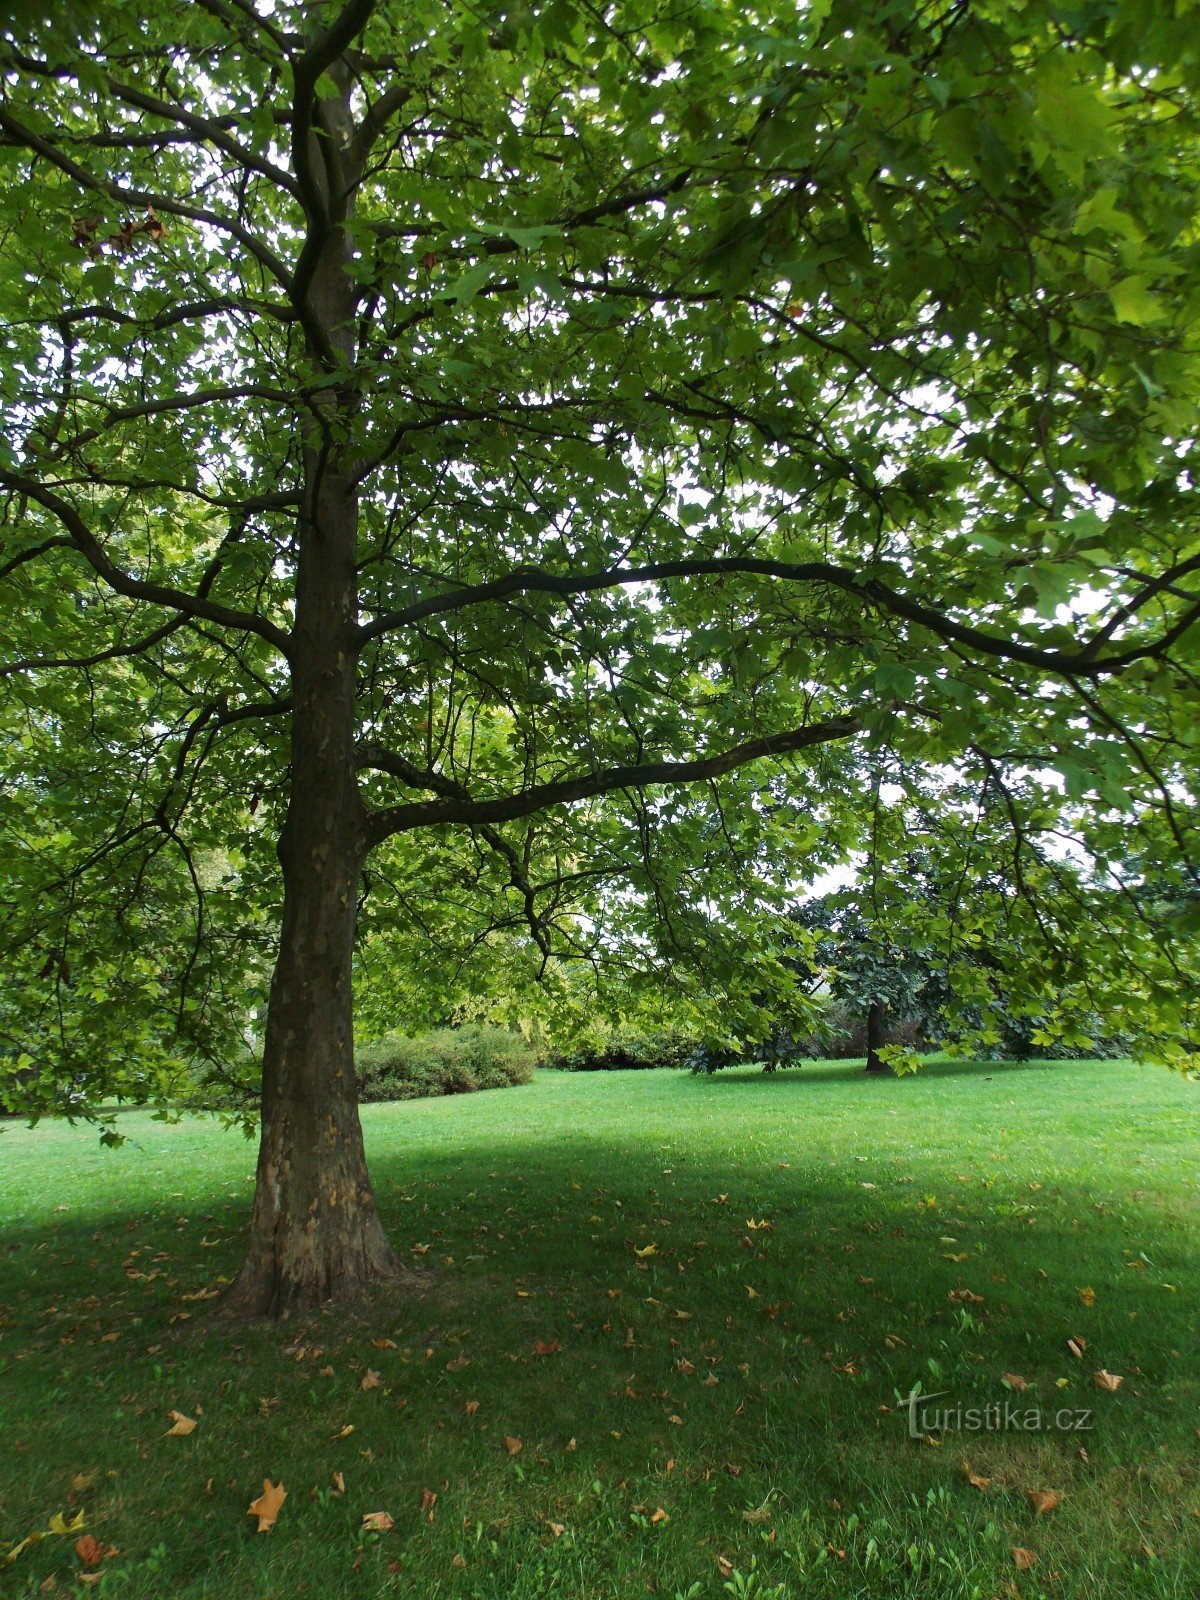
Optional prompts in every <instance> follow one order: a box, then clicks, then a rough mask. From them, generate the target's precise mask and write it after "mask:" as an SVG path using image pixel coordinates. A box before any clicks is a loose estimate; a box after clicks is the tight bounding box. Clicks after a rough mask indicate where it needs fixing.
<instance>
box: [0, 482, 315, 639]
mask: <svg viewBox="0 0 1200 1600" xmlns="http://www.w3.org/2000/svg"><path fill="white" fill-rule="evenodd" d="M0 484H3V485H4V486H5V487H6V488H9V489H13V490H15V491H16V492H17V493H18V494H23V495H27V496H28V498H29V499H30V500H33V501H35V502H36V503H37V504H38V505H40V506H44V507H45V508H46V510H47V511H49V512H50V513H51V514H52V515H53V516H55V517H57V518H58V520H59V522H61V523H62V525H63V527H64V528H65V529H66V530H67V533H68V534H69V535H70V539H71V544H72V545H73V546H74V548H75V549H76V550H78V551H79V552H80V554H81V555H82V556H83V557H84V558H85V559H86V561H87V562H88V564H89V566H90V567H91V568H92V570H93V571H94V572H95V573H96V575H97V577H99V578H101V579H102V580H103V581H104V582H105V583H106V584H107V585H108V587H109V588H110V589H112V590H114V591H115V593H117V594H122V595H125V597H126V598H127V599H130V600H143V601H145V602H146V603H147V604H148V605H154V606H165V607H167V608H168V609H169V610H171V611H180V612H182V613H183V615H184V616H187V617H203V618H204V619H205V620H206V621H208V622H216V623H219V624H220V625H221V627H224V628H233V629H236V630H237V631H238V632H241V633H255V634H257V635H258V636H259V638H260V639H265V640H266V641H267V643H268V644H271V645H274V647H275V649H276V650H278V651H279V652H280V654H281V655H284V656H286V655H287V654H288V651H289V649H290V647H291V638H290V636H289V635H288V634H287V633H285V632H284V630H283V629H282V628H278V627H276V626H275V624H274V623H273V622H269V621H268V620H267V619H266V618H265V617H260V616H256V615H255V614H254V612H252V611H239V610H238V609H237V608H236V607H234V606H223V605H221V604H220V603H219V602H218V601H215V600H209V599H208V598H207V597H205V596H204V595H200V594H189V593H188V592H187V590H184V589H173V588H171V587H169V586H168V585H166V584H160V583H148V582H146V581H144V580H143V579H141V578H134V577H131V576H130V574H129V573H127V572H122V570H121V569H120V567H118V566H117V565H116V564H115V563H114V562H113V561H112V560H111V558H110V557H109V555H108V552H107V551H106V550H105V549H104V547H103V545H101V544H100V542H99V541H98V540H97V539H96V537H95V535H94V534H93V533H92V531H91V529H90V528H89V527H88V525H87V523H86V522H84V520H83V518H82V517H81V516H80V514H79V512H78V511H77V510H76V509H75V507H74V506H73V505H71V504H70V503H69V502H68V501H66V500H64V499H62V497H61V496H59V495H57V494H55V493H54V492H53V490H51V489H47V488H46V487H45V486H44V485H43V484H40V483H38V482H37V481H36V480H35V479H32V478H24V477H22V476H20V475H19V474H17V473H12V472H5V471H4V470H3V469H0Z"/></svg>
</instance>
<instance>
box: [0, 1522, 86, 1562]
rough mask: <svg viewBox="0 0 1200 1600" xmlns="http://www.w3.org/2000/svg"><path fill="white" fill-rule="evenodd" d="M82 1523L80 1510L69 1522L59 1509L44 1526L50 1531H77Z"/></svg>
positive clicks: (10, 1557)
mask: <svg viewBox="0 0 1200 1600" xmlns="http://www.w3.org/2000/svg"><path fill="white" fill-rule="evenodd" d="M83 1524H84V1514H83V1512H82V1511H77V1512H76V1513H75V1515H74V1516H73V1517H72V1518H71V1520H70V1522H68V1521H67V1519H66V1518H65V1517H64V1516H63V1514H62V1512H61V1511H56V1512H55V1513H54V1515H53V1516H52V1517H51V1518H50V1521H49V1522H48V1523H47V1525H46V1526H47V1529H48V1530H49V1532H50V1533H79V1532H80V1531H81V1529H82V1528H83ZM11 1559H12V1556H11V1554H10V1556H9V1560H11Z"/></svg>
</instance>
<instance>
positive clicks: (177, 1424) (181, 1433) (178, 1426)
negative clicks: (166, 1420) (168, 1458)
mask: <svg viewBox="0 0 1200 1600" xmlns="http://www.w3.org/2000/svg"><path fill="white" fill-rule="evenodd" d="M167 1415H168V1416H169V1417H170V1419H171V1426H170V1427H169V1428H168V1429H167V1431H166V1433H164V1434H163V1438H164V1439H169V1438H171V1437H172V1435H174V1436H175V1437H176V1438H179V1439H182V1438H186V1437H187V1435H188V1434H189V1433H194V1432H195V1431H196V1419H195V1418H194V1417H185V1416H184V1414H183V1412H182V1411H168V1412H167Z"/></svg>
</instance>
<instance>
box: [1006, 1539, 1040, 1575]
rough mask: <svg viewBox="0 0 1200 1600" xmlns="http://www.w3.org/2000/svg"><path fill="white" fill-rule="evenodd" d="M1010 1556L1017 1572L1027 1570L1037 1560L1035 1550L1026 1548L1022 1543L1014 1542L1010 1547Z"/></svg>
mask: <svg viewBox="0 0 1200 1600" xmlns="http://www.w3.org/2000/svg"><path fill="white" fill-rule="evenodd" d="M1012 1558H1013V1564H1014V1565H1015V1567H1016V1569H1017V1571H1018V1572H1028V1571H1029V1569H1030V1567H1032V1566H1033V1564H1034V1562H1035V1561H1036V1560H1037V1551H1036V1550H1026V1549H1025V1548H1024V1547H1023V1546H1022V1545H1019V1544H1015V1545H1013V1547H1012Z"/></svg>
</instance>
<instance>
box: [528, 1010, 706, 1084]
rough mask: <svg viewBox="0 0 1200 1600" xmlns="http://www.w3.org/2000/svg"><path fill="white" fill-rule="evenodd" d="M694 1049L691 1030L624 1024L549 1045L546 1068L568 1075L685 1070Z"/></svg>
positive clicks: (683, 1027) (598, 1029)
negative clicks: (642, 1069)
mask: <svg viewBox="0 0 1200 1600" xmlns="http://www.w3.org/2000/svg"><path fill="white" fill-rule="evenodd" d="M695 1048H696V1041H695V1034H694V1029H689V1028H687V1027H685V1026H682V1025H680V1024H676V1025H671V1024H670V1023H663V1024H660V1025H659V1026H657V1027H655V1026H653V1025H649V1024H645V1023H642V1024H639V1023H636V1022H634V1023H623V1024H618V1025H617V1026H615V1027H607V1028H602V1027H596V1026H593V1027H592V1028H591V1029H590V1030H586V1031H581V1032H580V1033H579V1034H578V1035H577V1036H576V1037H574V1038H572V1039H571V1041H570V1042H569V1043H568V1044H561V1043H560V1044H556V1045H552V1046H551V1049H550V1052H549V1054H548V1056H547V1058H546V1065H547V1066H548V1067H560V1068H562V1069H563V1070H564V1071H567V1072H619V1071H626V1070H628V1069H631V1068H653V1067H685V1066H688V1065H690V1063H691V1057H692V1053H693V1051H694V1050H695Z"/></svg>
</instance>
